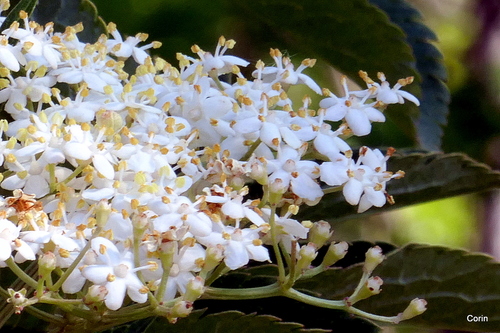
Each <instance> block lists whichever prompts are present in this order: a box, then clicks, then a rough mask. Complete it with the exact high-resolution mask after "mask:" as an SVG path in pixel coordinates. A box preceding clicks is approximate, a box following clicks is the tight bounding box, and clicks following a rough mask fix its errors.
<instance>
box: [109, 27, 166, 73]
mask: <svg viewBox="0 0 500 333" xmlns="http://www.w3.org/2000/svg"><path fill="white" fill-rule="evenodd" d="M108 31H109V33H110V34H111V36H113V38H114V39H108V40H107V41H106V46H107V47H108V49H109V52H110V53H111V54H114V55H115V56H117V57H119V58H129V57H130V56H132V57H133V58H134V60H135V61H136V62H137V63H138V64H141V65H142V64H144V61H145V60H146V58H147V57H149V54H148V53H147V52H146V50H147V49H149V48H155V49H156V48H159V47H160V46H161V43H160V42H153V43H150V44H147V45H144V46H141V47H137V44H139V43H141V42H144V41H145V40H146V39H147V38H148V35H147V34H144V33H139V34H137V35H135V37H132V36H129V37H127V39H126V40H125V41H123V38H122V36H121V35H120V32H119V31H118V30H117V29H116V25H115V24H114V23H109V24H108Z"/></svg>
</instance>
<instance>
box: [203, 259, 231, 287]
mask: <svg viewBox="0 0 500 333" xmlns="http://www.w3.org/2000/svg"><path fill="white" fill-rule="evenodd" d="M229 271H230V269H229V268H228V267H227V266H226V264H224V263H223V262H222V263H221V264H220V265H219V266H217V268H216V269H214V271H213V272H212V274H210V276H209V277H208V279H206V280H205V285H206V286H209V285H211V284H212V283H214V281H215V280H217V279H218V278H220V277H221V276H222V275H224V274H226V273H227V272H229Z"/></svg>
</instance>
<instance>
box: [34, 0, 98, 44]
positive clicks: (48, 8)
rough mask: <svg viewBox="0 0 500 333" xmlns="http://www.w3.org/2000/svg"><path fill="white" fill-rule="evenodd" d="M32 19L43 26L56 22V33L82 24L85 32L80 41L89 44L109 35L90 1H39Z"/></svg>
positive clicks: (80, 34) (80, 35) (79, 36)
mask: <svg viewBox="0 0 500 333" xmlns="http://www.w3.org/2000/svg"><path fill="white" fill-rule="evenodd" d="M31 19H32V20H34V21H36V22H37V23H39V24H42V25H44V24H46V23H48V22H54V29H55V30H56V31H64V29H65V28H66V27H67V26H71V25H75V24H78V23H80V22H81V23H83V27H84V30H83V31H82V32H80V33H78V39H79V40H80V41H82V42H87V43H94V42H95V41H96V40H97V38H98V37H99V36H100V35H101V34H103V33H107V29H106V24H105V23H104V21H103V20H102V19H101V18H100V17H99V16H98V14H97V8H96V7H95V5H94V4H93V3H92V1H90V0H39V5H38V6H37V7H36V9H35V11H34V12H33V15H32V16H31Z"/></svg>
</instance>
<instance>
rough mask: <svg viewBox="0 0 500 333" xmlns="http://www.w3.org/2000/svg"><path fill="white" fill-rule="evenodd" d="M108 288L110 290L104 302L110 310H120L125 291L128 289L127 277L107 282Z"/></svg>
mask: <svg viewBox="0 0 500 333" xmlns="http://www.w3.org/2000/svg"><path fill="white" fill-rule="evenodd" d="M106 289H107V290H108V294H107V295H106V299H105V300H104V304H106V306H107V307H108V309H110V310H118V309H119V308H120V307H121V306H122V304H123V299H124V298H125V291H126V290H127V286H126V285H125V279H119V278H117V279H116V280H115V281H113V282H108V283H106Z"/></svg>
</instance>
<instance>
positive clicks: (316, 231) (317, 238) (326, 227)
mask: <svg viewBox="0 0 500 333" xmlns="http://www.w3.org/2000/svg"><path fill="white" fill-rule="evenodd" d="M332 234H333V232H331V231H330V223H328V222H325V221H319V222H316V223H314V225H313V227H312V228H311V230H309V242H311V243H314V244H316V246H317V248H318V249H319V248H320V247H322V246H323V245H325V243H326V241H327V240H328V239H329V238H330V236H331V235H332Z"/></svg>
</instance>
